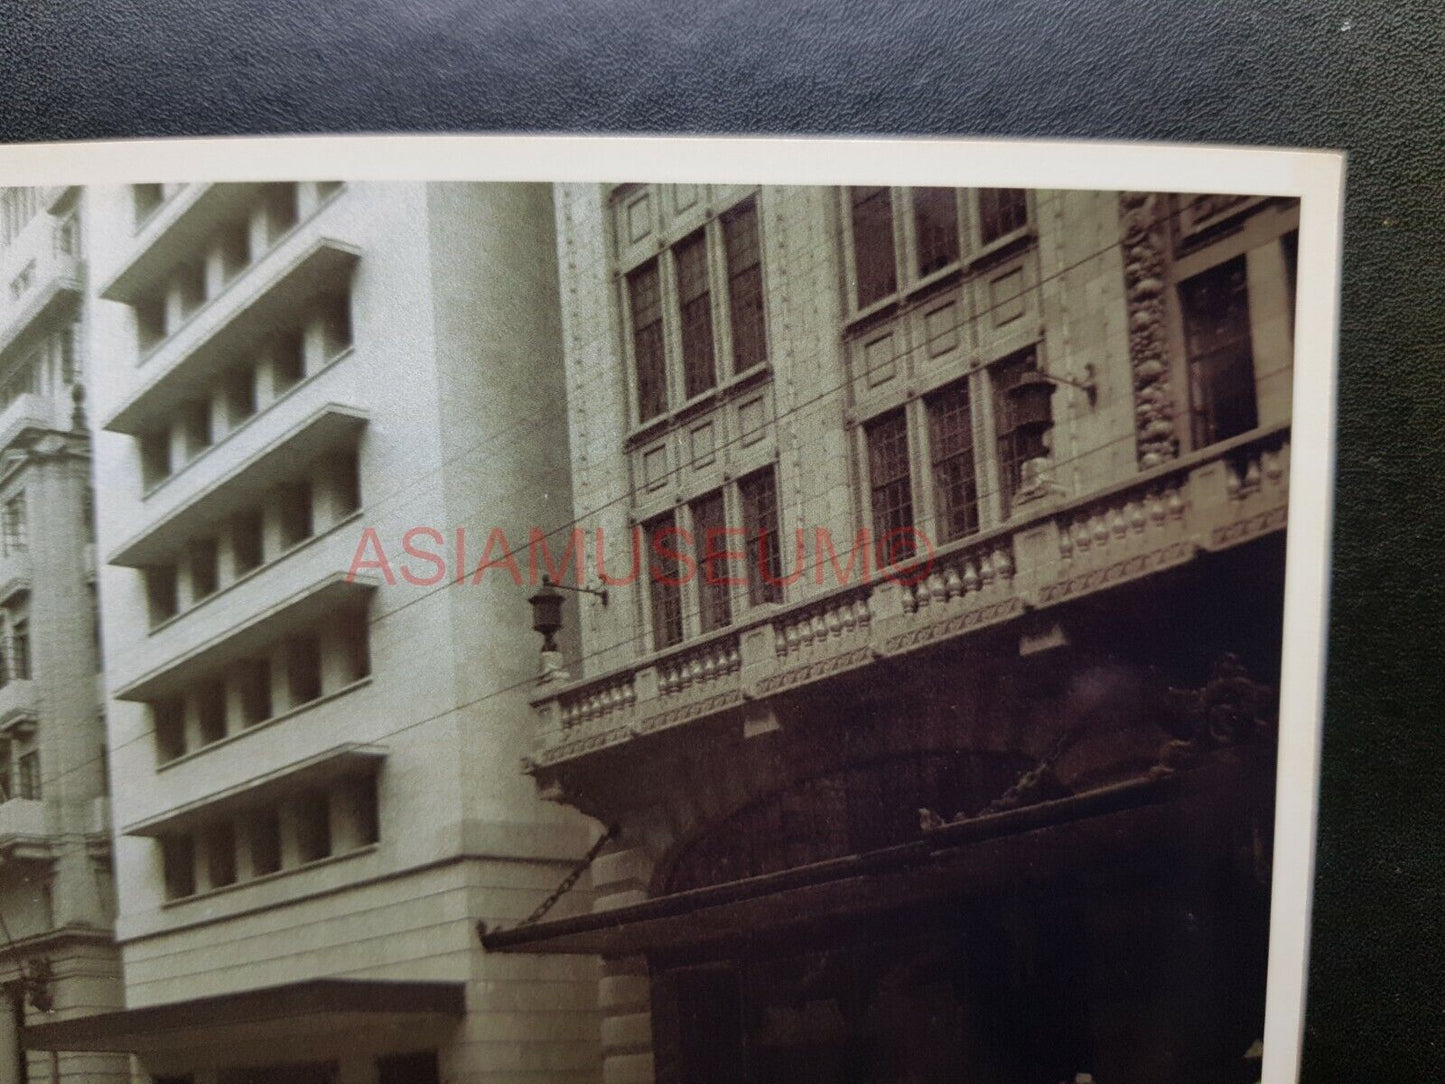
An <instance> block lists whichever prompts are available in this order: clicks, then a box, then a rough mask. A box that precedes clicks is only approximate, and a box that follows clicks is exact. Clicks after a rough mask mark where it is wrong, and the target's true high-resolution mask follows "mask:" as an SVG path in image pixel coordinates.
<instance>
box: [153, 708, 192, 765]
mask: <svg viewBox="0 0 1445 1084" xmlns="http://www.w3.org/2000/svg"><path fill="white" fill-rule="evenodd" d="M151 725H152V726H153V728H154V729H155V735H156V758H157V759H158V760H159V761H160V762H161V763H162V764H165V763H167V762H168V761H172V760H175V759H176V758H177V757H182V756H185V755H186V710H185V704H184V703H183V702H182V701H181V700H180V699H179V698H174V699H170V700H160V701H157V702H156V703H154V704H152V705H151Z"/></svg>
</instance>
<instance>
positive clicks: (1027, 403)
mask: <svg viewBox="0 0 1445 1084" xmlns="http://www.w3.org/2000/svg"><path fill="white" fill-rule="evenodd" d="M1056 384H1064V385H1067V386H1068V387H1071V388H1075V389H1077V390H1078V391H1081V392H1083V393H1084V394H1085V395H1087V396H1088V397H1089V406H1090V407H1093V406H1094V405H1095V402H1096V400H1097V399H1098V387H1097V385H1096V383H1095V381H1094V367H1093V366H1092V365H1085V366H1084V379H1083V380H1071V379H1070V378H1068V377H1066V376H1055V375H1054V374H1053V373H1046V372H1044V371H1043V370H1042V369H1029V370H1027V371H1026V372H1024V373H1023V374H1022V375H1021V376H1020V377H1019V378H1018V382H1017V383H1016V384H1014V386H1013V387H1011V388H1009V389H1008V399H1009V413H1010V414H1011V416H1012V419H1011V420H1012V422H1013V427H1012V432H1013V434H1014V436H1015V438H1016V439H1017V440H1018V442H1019V446H1018V451H1019V454H1020V458H1021V459H1032V458H1035V457H1037V456H1042V455H1044V454H1046V448H1045V447H1044V434H1045V433H1047V432H1048V431H1049V430H1050V429H1052V428H1053V425H1054V413H1053V410H1052V409H1051V408H1050V406H1049V403H1050V401H1051V400H1052V399H1053V397H1054V386H1055V385H1056Z"/></svg>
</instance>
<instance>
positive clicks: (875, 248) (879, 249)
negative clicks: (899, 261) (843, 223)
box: [849, 188, 898, 309]
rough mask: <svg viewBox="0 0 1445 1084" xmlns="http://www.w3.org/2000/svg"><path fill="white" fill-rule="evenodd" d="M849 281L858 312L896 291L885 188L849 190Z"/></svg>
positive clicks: (890, 216)
mask: <svg viewBox="0 0 1445 1084" xmlns="http://www.w3.org/2000/svg"><path fill="white" fill-rule="evenodd" d="M849 197H850V201H851V204H852V212H853V280H854V283H855V296H856V298H857V304H858V308H860V309H866V308H867V307H868V306H869V305H872V304H874V303H875V302H878V301H881V300H883V299H884V298H885V297H887V296H888V295H890V294H892V293H894V292H895V291H896V290H897V289H898V272H897V267H896V264H895V256H894V249H893V195H892V193H891V192H890V191H889V190H888V189H887V188H853V189H851V190H850V193H849Z"/></svg>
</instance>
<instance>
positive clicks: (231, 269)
mask: <svg viewBox="0 0 1445 1084" xmlns="http://www.w3.org/2000/svg"><path fill="white" fill-rule="evenodd" d="M216 247H217V248H218V249H220V252H221V281H222V282H230V281H231V280H232V279H233V278H235V277H236V276H237V275H239V274H240V273H241V272H242V271H244V270H245V269H246V265H247V264H249V263H250V262H251V230H250V223H248V222H247V221H246V220H245V219H238V220H237V221H235V222H228V223H227V224H226V225H224V226H222V227H221V232H220V234H219V235H218V236H217V238H216Z"/></svg>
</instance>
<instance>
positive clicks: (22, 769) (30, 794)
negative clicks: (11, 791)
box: [15, 749, 40, 802]
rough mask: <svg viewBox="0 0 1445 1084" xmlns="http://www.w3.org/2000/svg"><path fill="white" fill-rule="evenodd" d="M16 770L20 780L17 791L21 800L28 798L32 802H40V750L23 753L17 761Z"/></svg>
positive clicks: (16, 787) (16, 785) (16, 786)
mask: <svg viewBox="0 0 1445 1084" xmlns="http://www.w3.org/2000/svg"><path fill="white" fill-rule="evenodd" d="M15 768H16V771H17V773H18V775H19V779H18V781H17V782H16V784H15V789H16V791H17V793H18V795H19V796H20V797H21V798H28V799H30V800H31V801H32V802H38V801H39V800H40V750H38V749H29V750H26V751H25V752H23V753H21V754H20V756H19V757H18V758H17V759H16V761H15Z"/></svg>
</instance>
